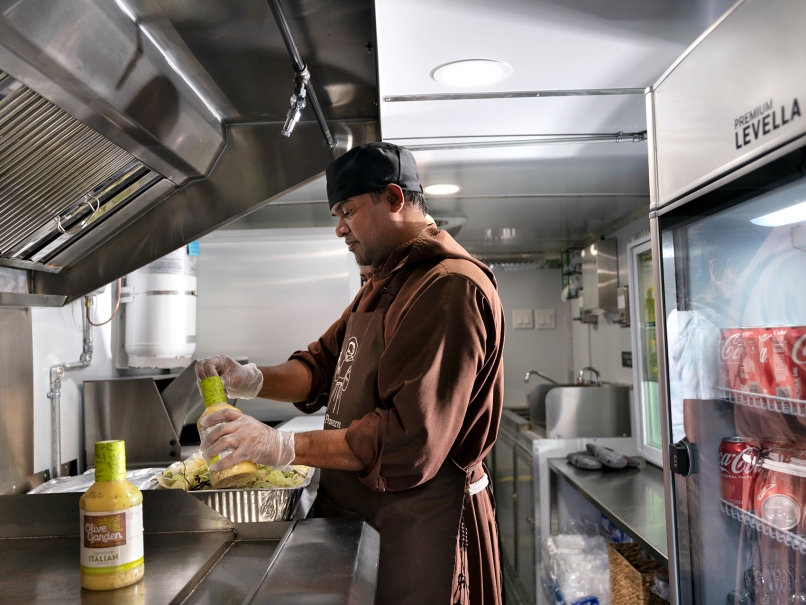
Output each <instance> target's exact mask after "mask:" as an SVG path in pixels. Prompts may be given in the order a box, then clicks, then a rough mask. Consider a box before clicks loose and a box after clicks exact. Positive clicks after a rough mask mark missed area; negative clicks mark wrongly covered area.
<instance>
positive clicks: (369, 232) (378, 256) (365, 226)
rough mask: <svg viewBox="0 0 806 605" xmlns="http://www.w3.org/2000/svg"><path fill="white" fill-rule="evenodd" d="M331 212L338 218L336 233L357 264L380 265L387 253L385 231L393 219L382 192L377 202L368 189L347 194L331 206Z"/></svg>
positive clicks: (387, 245)
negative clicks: (352, 195) (359, 192)
mask: <svg viewBox="0 0 806 605" xmlns="http://www.w3.org/2000/svg"><path fill="white" fill-rule="evenodd" d="M331 212H332V214H333V216H335V217H336V218H338V219H339V224H338V225H337V226H336V235H337V236H339V237H343V238H344V242H345V243H346V244H347V245H348V246H349V248H350V252H352V253H353V254H355V260H356V261H357V262H358V264H359V265H371V266H373V267H379V266H380V265H382V264H383V262H384V261H385V260H386V259H387V257H388V256H389V252H390V250H389V244H388V239H389V238H387V237H386V234H387V231H388V230H389V228H390V227H391V224H392V222H393V220H392V216H391V211H390V205H389V203H388V202H387V201H386V200H385V199H384V195H383V194H382V195H381V199H380V200H379V201H378V202H377V203H376V202H375V201H374V200H373V199H372V196H371V195H370V194H369V193H364V194H362V195H357V196H355V197H350V198H347V199H346V200H344V201H343V202H339V203H338V204H336V205H335V206H333V209H332V210H331Z"/></svg>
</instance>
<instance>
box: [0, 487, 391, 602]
mask: <svg viewBox="0 0 806 605" xmlns="http://www.w3.org/2000/svg"><path fill="white" fill-rule="evenodd" d="M80 496H81V494H75V493H74V494H43V495H37V496H30V495H25V496H2V497H0V569H2V570H3V571H4V573H3V574H0V595H1V596H0V601H3V602H9V603H30V604H39V603H53V604H59V605H61V604H72V603H82V604H85V603H90V604H93V605H95V604H97V605H106V604H111V603H114V604H115V605H118V604H124V605H125V604H130V603H131V604H137V605H146V604H147V605H163V604H165V605H168V604H180V603H187V604H191V603H192V604H194V605H206V604H210V605H212V604H213V603H215V604H227V605H247V604H255V605H257V604H261V603H278V602H282V603H283V604H288V605H293V604H297V603H299V604H302V603H305V604H306V605H316V604H322V605H325V604H328V605H330V604H333V605H336V604H341V603H344V604H348V603H349V604H350V605H352V604H356V605H357V604H360V603H366V604H368V605H369V604H371V603H372V602H373V600H374V595H375V585H376V580H377V567H378V549H379V544H380V540H379V536H378V533H377V532H376V531H375V530H373V529H372V528H370V527H369V526H368V525H366V524H365V523H363V522H362V521H360V520H353V519H305V520H297V521H288V522H277V523H242V524H236V523H231V522H230V521H228V520H227V519H225V518H224V517H222V516H220V515H219V514H218V513H216V512H215V511H213V510H212V509H210V508H209V507H207V506H206V505H204V504H203V503H201V502H199V501H198V500H196V498H194V497H193V496H191V495H189V494H186V493H184V492H179V491H154V492H144V493H143V497H144V501H143V513H144V527H145V532H146V534H145V557H146V558H145V566H146V572H145V577H144V579H143V580H142V581H141V582H138V583H137V584H135V585H134V586H130V587H127V588H121V589H118V590H113V591H106V592H92V591H87V590H83V589H82V588H81V586H80V584H79V569H78V566H79V537H78V533H79V532H78V530H79V516H78V500H79V497H80Z"/></svg>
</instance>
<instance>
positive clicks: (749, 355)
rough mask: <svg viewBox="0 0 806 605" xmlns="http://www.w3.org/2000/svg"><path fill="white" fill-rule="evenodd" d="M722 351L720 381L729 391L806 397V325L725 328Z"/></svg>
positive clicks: (794, 397)
mask: <svg viewBox="0 0 806 605" xmlns="http://www.w3.org/2000/svg"><path fill="white" fill-rule="evenodd" d="M719 352H720V369H721V384H722V386H724V387H725V388H727V389H729V390H730V391H733V392H741V393H748V394H752V395H763V396H768V397H778V398H783V399H796V400H803V399H804V398H806V327H803V326H801V327H782V328H730V329H727V330H722V332H721V334H720V347H719ZM734 398H735V399H740V400H741V399H742V396H741V395H739V396H738V397H734ZM739 402H740V403H743V401H739ZM804 409H806V408H804Z"/></svg>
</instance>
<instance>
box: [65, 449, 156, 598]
mask: <svg viewBox="0 0 806 605" xmlns="http://www.w3.org/2000/svg"><path fill="white" fill-rule="evenodd" d="M78 506H79V509H80V516H81V586H83V587H84V588H88V589H89V590H111V589H113V588H122V587H123V586H129V585H130V584H134V583H135V582H139V581H140V580H141V579H142V577H143V573H144V569H145V568H144V564H143V561H144V560H143V494H142V493H140V490H139V489H137V488H136V487H134V485H132V484H131V483H129V481H127V480H126V448H125V445H124V443H123V441H98V442H96V443H95V483H93V484H92V487H90V489H88V490H87V491H86V492H85V493H84V495H83V496H81V499H80V500H79V501H78Z"/></svg>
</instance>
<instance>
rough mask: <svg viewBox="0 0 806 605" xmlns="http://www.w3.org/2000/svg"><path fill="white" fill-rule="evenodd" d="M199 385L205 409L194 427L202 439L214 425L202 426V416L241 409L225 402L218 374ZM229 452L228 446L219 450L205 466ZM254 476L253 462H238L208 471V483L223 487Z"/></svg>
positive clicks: (244, 481) (255, 470) (233, 485)
mask: <svg viewBox="0 0 806 605" xmlns="http://www.w3.org/2000/svg"><path fill="white" fill-rule="evenodd" d="M199 386H200V387H201V392H202V397H203V398H204V408H205V409H204V412H202V415H201V416H200V417H199V421H198V422H197V423H196V428H198V429H199V436H200V437H201V438H202V441H203V440H204V438H205V436H207V435H208V434H209V433H210V431H212V430H213V428H215V426H216V425H213V426H208V427H203V426H202V425H201V419H202V418H204V417H205V416H209V415H210V414H214V413H215V412H219V411H221V410H235V411H236V412H238V413H239V414H240V413H241V411H240V410H239V409H238V408H236V407H235V406H232V405H230V404H228V403H227V392H226V391H225V390H224V385H223V384H222V383H221V378H220V377H219V376H208V377H207V378H205V379H203V380H202V381H201V382H200V383H199ZM231 453H232V452H231V451H230V449H229V448H227V449H225V450H223V451H221V452H220V453H218V454H216V455H215V456H214V457H213V458H211V459H209V460H207V466H210V465H211V464H215V463H216V462H218V461H219V460H223V459H224V458H226V457H227V456H229V455H230V454H231ZM256 476H257V465H256V464H255V463H254V462H248V461H247V462H239V463H238V464H236V465H234V466H231V467H229V468H225V469H222V470H220V471H210V483H211V484H212V486H213V487H214V488H217V489H223V488H227V487H235V486H237V485H243V484H244V483H246V482H248V481H251V480H252V479H254V478H255V477H256Z"/></svg>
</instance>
